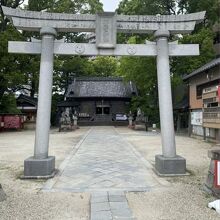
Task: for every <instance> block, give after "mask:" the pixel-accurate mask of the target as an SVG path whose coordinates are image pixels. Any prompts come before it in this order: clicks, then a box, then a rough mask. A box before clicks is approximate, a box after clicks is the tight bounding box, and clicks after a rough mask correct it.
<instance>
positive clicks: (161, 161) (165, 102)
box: [154, 29, 186, 176]
mask: <svg viewBox="0 0 220 220" xmlns="http://www.w3.org/2000/svg"><path fill="white" fill-rule="evenodd" d="M154 36H155V37H156V44H157V80H158V94H159V106H160V127H161V139H162V155H156V156H155V169H156V172H157V174H158V175H161V176H166V175H171V174H172V175H181V174H185V173H186V160H185V158H183V157H181V156H178V155H176V143H175V131H174V121H173V104H172V92H171V79H170V64H169V44H168V38H169V36H170V32H169V31H167V30H163V29H162V30H161V29H159V30H157V31H156V32H155V33H154Z"/></svg>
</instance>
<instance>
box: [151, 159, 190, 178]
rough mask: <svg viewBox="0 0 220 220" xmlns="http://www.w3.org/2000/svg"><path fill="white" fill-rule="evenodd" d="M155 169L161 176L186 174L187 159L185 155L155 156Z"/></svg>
mask: <svg viewBox="0 0 220 220" xmlns="http://www.w3.org/2000/svg"><path fill="white" fill-rule="evenodd" d="M155 171H156V173H157V174H158V175H159V176H178V175H186V160H185V159H184V158H183V157H180V156H178V155H177V156H176V157H164V156H163V155H156V156H155Z"/></svg>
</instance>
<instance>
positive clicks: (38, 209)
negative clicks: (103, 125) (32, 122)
mask: <svg viewBox="0 0 220 220" xmlns="http://www.w3.org/2000/svg"><path fill="white" fill-rule="evenodd" d="M87 130H88V128H81V129H79V130H77V131H75V132H65V133H59V132H57V130H52V131H51V136H50V146H51V147H50V155H55V156H56V167H59V164H60V163H61V162H62V161H63V160H64V158H65V156H66V155H67V154H68V153H69V152H70V151H71V149H72V147H73V146H74V145H75V144H76V143H77V142H78V141H79V140H80V139H81V138H82V136H83V135H84V134H85V132H86V131H87ZM33 146H34V131H22V132H4V133H0V164H1V166H0V183H1V184H2V186H3V189H4V191H5V192H6V194H7V200H6V201H4V202H1V203H0V219H1V220H6V219H7V220H14V219H16V220H24V219H28V220H32V219H33V220H37V219H40V220H44V219H45V220H50V219H51V220H52V219H53V220H64V219H74V220H87V219H88V216H89V200H90V195H89V194H85V193H64V192H62V193H43V192H41V191H40V189H41V188H42V186H43V184H44V183H45V181H42V180H35V181H32V180H25V181H24V180H20V179H19V176H20V175H21V174H22V172H23V161H24V159H26V158H27V157H29V156H31V155H32V154H33Z"/></svg>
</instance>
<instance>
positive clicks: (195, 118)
mask: <svg viewBox="0 0 220 220" xmlns="http://www.w3.org/2000/svg"><path fill="white" fill-rule="evenodd" d="M207 75H208V76H207ZM217 79H220V69H219V66H218V67H216V68H213V69H211V70H209V71H208V72H204V73H200V74H198V75H197V76H195V77H192V78H191V79H190V80H189V96H190V98H189V104H190V109H191V128H192V129H191V130H192V135H193V136H200V137H202V138H203V137H205V139H206V140H215V141H217V142H218V141H220V129H214V128H204V127H203V118H202V112H203V100H202V97H200V98H197V86H198V85H201V84H205V83H207V82H211V81H214V80H217Z"/></svg>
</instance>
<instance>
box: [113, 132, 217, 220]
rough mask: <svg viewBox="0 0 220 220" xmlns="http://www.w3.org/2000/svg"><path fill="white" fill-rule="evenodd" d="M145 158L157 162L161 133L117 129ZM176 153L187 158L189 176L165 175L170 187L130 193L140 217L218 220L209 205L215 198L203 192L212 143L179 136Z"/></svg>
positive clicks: (137, 215) (165, 219)
mask: <svg viewBox="0 0 220 220" xmlns="http://www.w3.org/2000/svg"><path fill="white" fill-rule="evenodd" d="M117 130H118V132H119V133H121V135H122V136H123V137H125V138H126V139H127V140H128V141H129V142H130V143H132V144H133V146H135V148H136V149H137V150H138V151H139V152H140V153H141V154H142V155H143V156H144V158H145V159H146V160H148V161H150V162H151V164H152V165H154V157H155V155H156V154H161V141H160V136H152V135H150V136H149V135H146V133H145V132H142V131H139V132H138V133H136V132H133V131H128V130H127V129H125V128H117ZM176 144H177V153H178V154H179V155H181V156H183V157H185V158H186V161H187V170H188V171H189V172H190V173H191V175H190V176H184V177H174V178H164V179H166V180H167V181H169V182H170V183H171V187H166V188H159V189H156V190H152V191H150V192H146V193H128V194H127V199H128V202H129V205H130V207H131V209H132V210H133V212H134V214H135V217H136V218H137V219H138V220H147V219H150V220H177V219H180V220H186V219H187V220H197V219H198V220H209V219H210V220H215V219H216V220H217V219H220V215H219V214H217V213H216V212H215V211H213V210H210V209H209V208H207V204H208V202H211V201H213V200H215V199H216V198H214V197H212V196H211V195H208V194H207V193H205V192H204V191H203V186H204V182H205V180H206V175H207V172H208V167H209V162H210V160H209V158H208V157H207V152H208V150H209V149H211V147H213V146H214V145H213V144H210V143H206V142H203V141H201V140H197V139H193V138H189V137H184V136H177V137H176Z"/></svg>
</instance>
